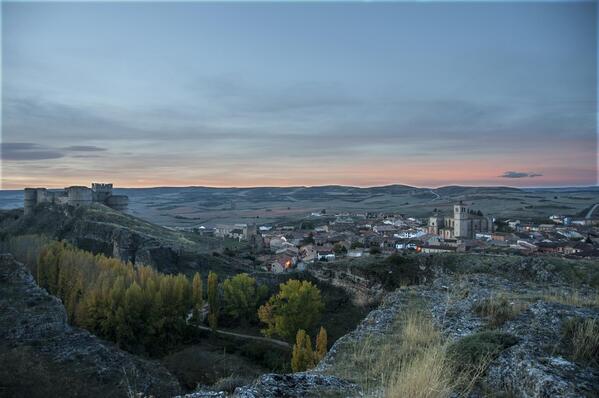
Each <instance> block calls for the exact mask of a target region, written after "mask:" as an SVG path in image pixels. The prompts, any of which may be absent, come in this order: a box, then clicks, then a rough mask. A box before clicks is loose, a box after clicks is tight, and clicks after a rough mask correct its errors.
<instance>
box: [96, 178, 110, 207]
mask: <svg viewBox="0 0 599 398" xmlns="http://www.w3.org/2000/svg"><path fill="white" fill-rule="evenodd" d="M92 191H93V199H94V202H100V203H105V202H106V200H107V199H108V198H109V197H110V196H112V184H104V183H98V182H94V183H92Z"/></svg>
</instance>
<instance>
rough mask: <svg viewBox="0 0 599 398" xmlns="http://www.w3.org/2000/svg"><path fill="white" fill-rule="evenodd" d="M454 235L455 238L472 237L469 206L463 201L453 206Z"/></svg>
mask: <svg viewBox="0 0 599 398" xmlns="http://www.w3.org/2000/svg"><path fill="white" fill-rule="evenodd" d="M453 221H454V224H453V235H454V237H455V238H470V237H471V236H470V235H471V230H470V217H469V214H468V207H467V206H466V205H464V204H463V203H462V202H461V201H460V203H459V204H457V205H454V206H453Z"/></svg>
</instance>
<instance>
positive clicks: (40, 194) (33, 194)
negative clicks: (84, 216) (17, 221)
mask: <svg viewBox="0 0 599 398" xmlns="http://www.w3.org/2000/svg"><path fill="white" fill-rule="evenodd" d="M92 202H99V203H103V204H105V205H107V206H110V207H112V208H113V209H115V210H125V209H126V208H127V206H128V205H129V197H128V196H127V195H113V194H112V184H104V183H93V184H92V189H90V188H88V187H84V186H72V187H68V188H65V189H64V190H62V191H48V190H47V189H46V188H25V191H24V199H23V210H24V212H25V214H31V213H32V212H33V209H34V208H35V206H36V205H38V204H40V203H54V204H59V205H71V206H89V205H91V204H92Z"/></svg>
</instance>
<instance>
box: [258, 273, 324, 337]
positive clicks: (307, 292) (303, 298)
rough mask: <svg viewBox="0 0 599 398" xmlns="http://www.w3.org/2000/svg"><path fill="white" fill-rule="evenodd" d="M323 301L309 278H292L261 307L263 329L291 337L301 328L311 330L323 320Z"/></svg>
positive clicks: (267, 333)
mask: <svg viewBox="0 0 599 398" xmlns="http://www.w3.org/2000/svg"><path fill="white" fill-rule="evenodd" d="M323 309H324V304H323V302H322V299H321V296H320V290H318V288H317V287H316V286H314V285H313V284H312V283H311V282H309V281H299V280H296V279H290V280H289V281H287V282H286V283H283V284H281V285H280V286H279V292H278V293H277V294H276V295H274V296H272V297H271V298H270V299H269V300H268V302H267V303H266V304H264V305H263V306H261V307H260V308H259V309H258V317H259V318H260V321H262V322H263V323H265V324H266V328H265V329H263V330H262V332H263V333H264V334H265V335H267V336H272V335H278V336H280V337H282V338H284V339H287V340H291V339H293V337H294V336H295V334H296V333H297V331H298V330H299V329H303V330H311V329H312V328H314V327H315V326H316V324H317V323H318V322H319V321H320V318H321V315H322V311H323Z"/></svg>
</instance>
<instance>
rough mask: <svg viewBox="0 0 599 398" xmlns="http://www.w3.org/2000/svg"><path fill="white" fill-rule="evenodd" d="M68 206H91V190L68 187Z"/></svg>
mask: <svg viewBox="0 0 599 398" xmlns="http://www.w3.org/2000/svg"><path fill="white" fill-rule="evenodd" d="M66 190H67V195H68V202H67V203H68V204H69V205H71V206H89V205H91V204H92V190H91V189H89V188H88V187H82V186H73V187H68V188H67V189H66Z"/></svg>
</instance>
